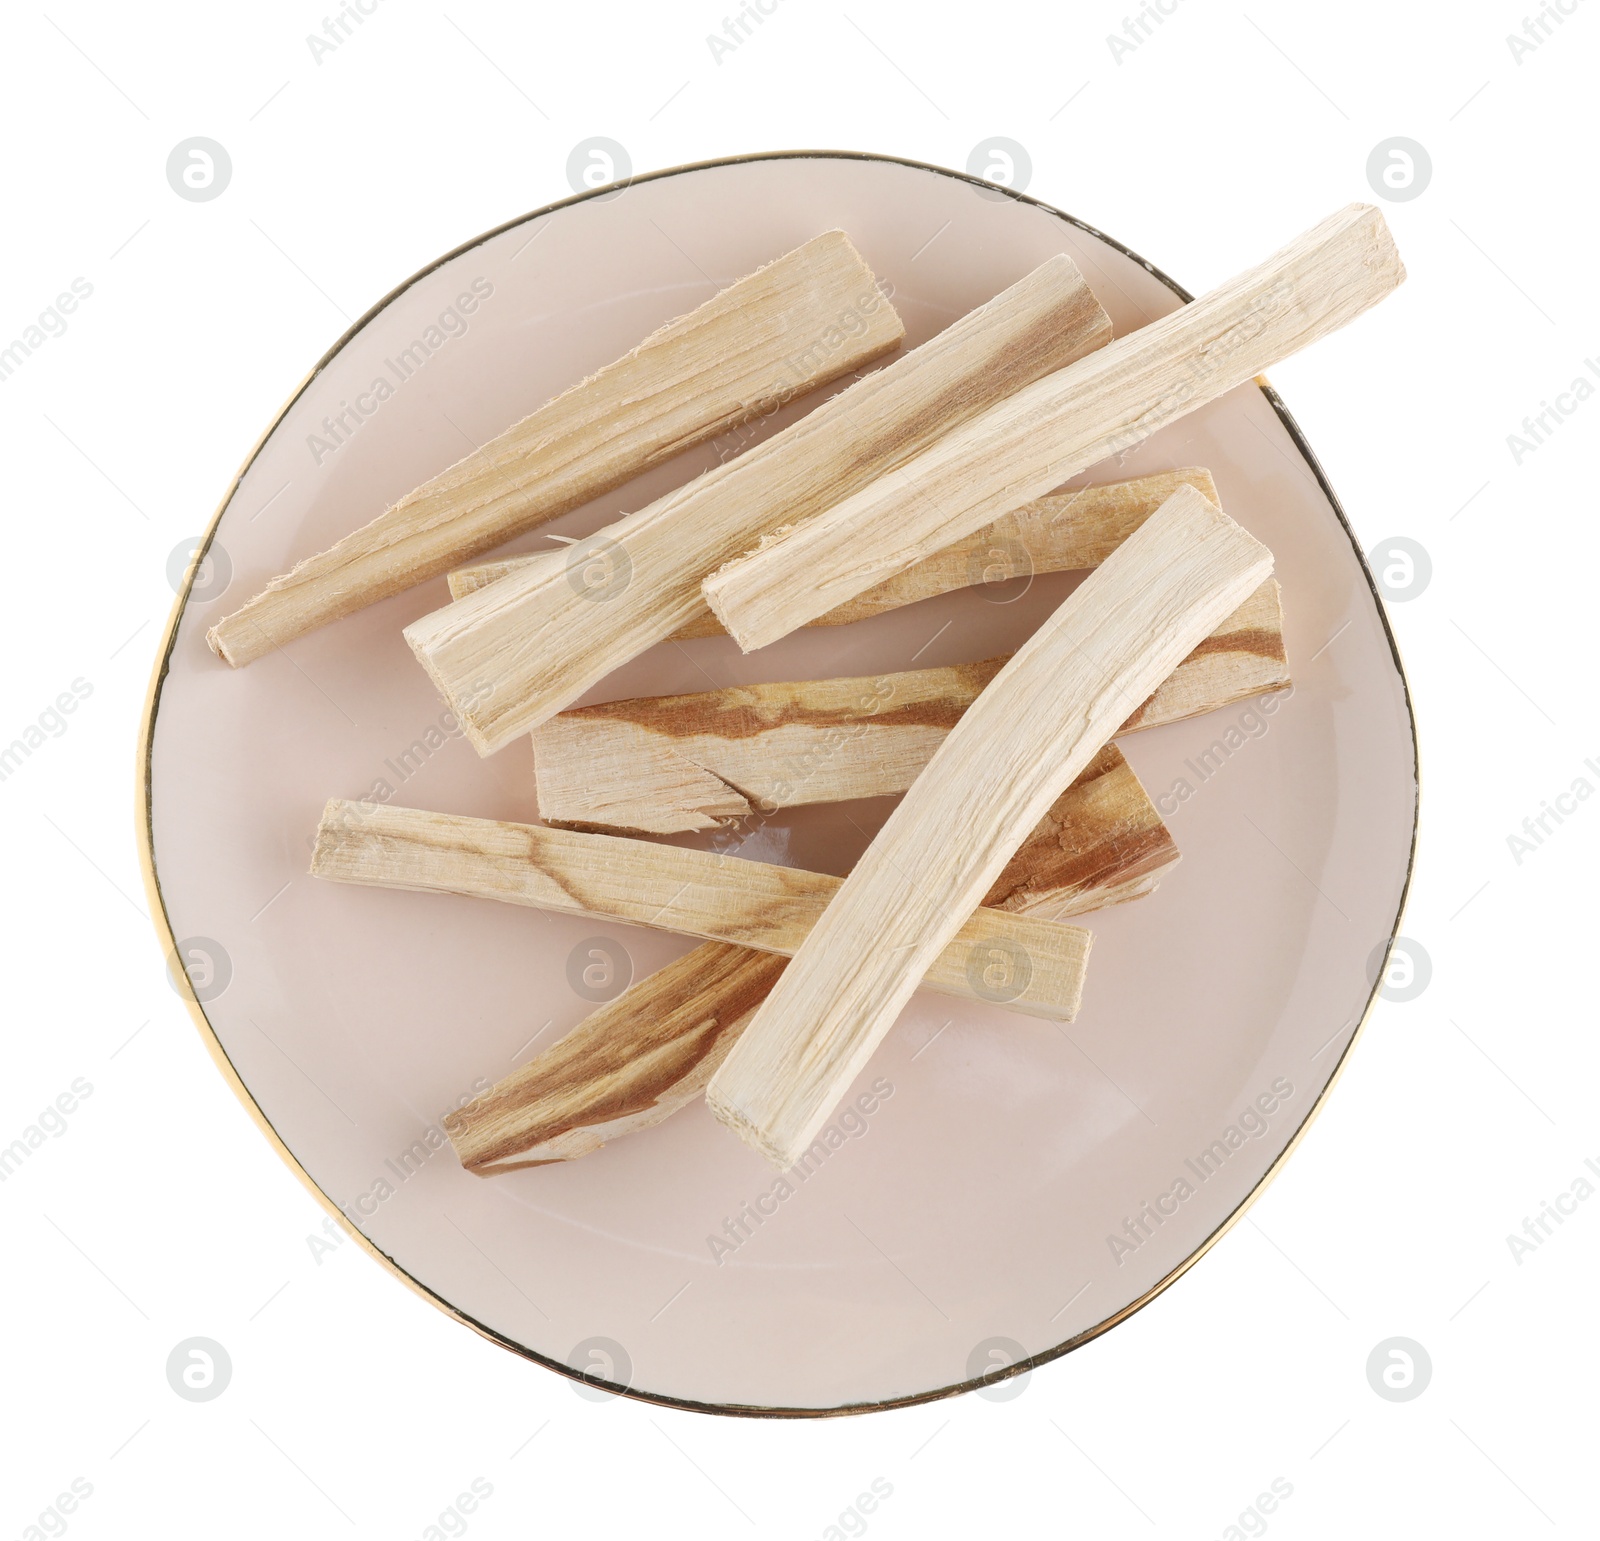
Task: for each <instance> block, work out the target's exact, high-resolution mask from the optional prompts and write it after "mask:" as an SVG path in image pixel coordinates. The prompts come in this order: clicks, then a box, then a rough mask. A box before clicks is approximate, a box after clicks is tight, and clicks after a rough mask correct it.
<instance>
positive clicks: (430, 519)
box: [206, 230, 905, 667]
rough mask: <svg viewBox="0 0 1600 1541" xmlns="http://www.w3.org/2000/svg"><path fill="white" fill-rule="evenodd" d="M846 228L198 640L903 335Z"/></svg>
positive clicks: (262, 629) (710, 305)
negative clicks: (851, 241)
mask: <svg viewBox="0 0 1600 1541" xmlns="http://www.w3.org/2000/svg"><path fill="white" fill-rule="evenodd" d="M904 336H905V328H904V326H903V325H902V324H901V322H900V318H899V316H897V315H896V314H895V311H894V307H893V306H891V305H890V304H889V303H888V302H887V301H886V300H884V298H883V296H882V295H881V294H880V292H879V290H878V288H877V282H876V280H875V279H874V278H873V276H872V273H871V271H870V270H869V269H868V267H867V265H866V264H865V263H864V262H863V261H862V260H861V258H860V256H859V255H858V254H857V252H856V250H855V248H854V247H853V246H851V244H850V242H849V240H848V238H847V237H846V236H845V234H844V232H843V231H840V230H831V231H829V232H827V233H826V234H825V235H819V236H817V237H816V238H815V239H813V240H810V241H807V242H806V243H805V245H804V246H800V247H797V248H796V249H795V250H794V251H792V252H790V253H788V254H787V255H786V256H783V257H779V258H778V259H777V261H775V262H771V263H769V264H768V265H767V266H766V267H764V268H761V269H759V270H758V271H757V272H754V273H751V274H750V275H749V276H747V277H745V278H741V279H740V280H739V281H738V282H737V283H735V284H732V285H730V286H729V287H728V288H726V289H724V290H723V291H722V292H721V293H720V294H718V295H716V296H715V297H714V298H713V299H710V300H707V301H706V303H705V304H704V305H702V306H700V307H699V308H698V309H697V310H692V311H690V312H689V314H688V315H686V316H680V317H678V319H677V320H676V321H671V322H669V323H668V324H667V325H666V326H664V327H662V328H661V329H660V330H659V331H657V332H654V333H652V334H651V335H650V336H649V337H647V338H646V339H645V340H644V341H643V342H642V343H640V344H639V346H638V347H637V348H635V349H634V350H633V352H632V353H629V354H628V355H626V357H624V358H621V359H618V360H617V361H616V362H615V363H612V364H608V365H607V366H606V367H605V368H604V369H602V370H600V371H599V373H597V374H593V375H590V376H589V378H588V379H587V380H584V381H582V382H581V383H580V384H578V385H574V386H573V387H572V388H571V389H569V390H567V391H565V392H563V393H562V394H561V395H559V396H557V397H555V398H554V400H552V401H549V402H546V403H545V405H544V406H542V407H540V408H539V410H538V411H537V412H534V413H533V414H532V415H531V416H528V417H525V418H523V419H522V420H521V421H520V422H518V423H514V424H513V425H512V426H511V427H510V428H508V429H507V430H506V431H505V432H504V433H502V434H500V435H499V436H498V437H497V438H494V439H491V440H490V441H489V442H488V443H487V444H485V445H484V446H483V448H482V449H479V450H475V451H474V452H473V453H472V454H470V455H468V456H467V457H466V458H465V459H464V460H460V461H457V463H456V464H455V465H453V466H451V467H450V468H449V470H447V471H444V472H441V473H440V474H439V475H438V476H435V477H434V478H433V479H432V480H430V481H427V482H424V483H423V484H422V486H420V487H418V488H417V490H416V491H415V492H412V493H409V494H408V495H407V496H405V497H403V498H402V499H401V500H400V501H399V502H398V503H396V504H395V505H394V506H393V507H392V508H390V509H389V510H388V511H387V512H385V513H383V514H380V515H379V516H378V517H377V518H376V519H374V520H373V521H372V522H371V523H370V524H366V525H363V526H362V527H361V528H360V529H359V530H356V531H354V532H353V533H352V534H350V535H347V536H346V537H345V538H344V539H343V540H341V541H340V542H339V543H338V544H337V545H335V546H333V547H331V548H330V549H329V550H327V551H324V552H322V553H321V554H320V555H318V556H314V557H309V558H307V559H306V560H305V561H303V562H301V563H300V564H299V566H297V567H296V568H295V569H294V570H293V571H292V572H289V573H286V574H284V575H283V576H282V577H280V578H274V579H273V581H272V582H271V583H270V584H269V585H268V586H267V587H266V588H265V589H264V590H263V591H262V592H261V593H260V594H258V595H257V596H256V597H255V598H254V599H252V600H251V601H250V602H249V604H247V605H245V606H244V608H243V609H242V610H238V611H236V612H235V613H234V614H232V615H230V616H227V617H226V618H225V619H223V620H222V621H219V622H218V623H217V625H215V626H214V627H212V629H211V631H210V632H209V633H208V635H207V638H206V640H207V641H208V642H210V644H211V646H212V649H213V650H214V651H215V652H216V653H217V654H218V655H219V656H221V657H222V658H224V659H226V660H227V662H229V663H230V664H233V665H234V666H235V667H238V666H240V665H242V664H247V663H249V662H251V661H252V660H253V659H256V658H259V657H261V656H262V654H264V653H267V652H270V651H271V650H272V649H273V648H274V647H279V646H281V645H282V644H283V643H285V642H288V641H290V640H292V639H293V638H295V637H298V636H300V635H302V634H303V633H305V632H308V631H311V630H314V629H315V628H316V627H318V626H323V625H326V624H327V623H328V622H329V621H334V620H338V619H339V618H340V617H341V616H345V615H349V614H351V612H353V611H355V610H359V609H361V608H363V607H364V606H366V605H370V604H374V603H376V602H377V601H378V600H380V599H386V598H387V597H388V596H389V595H391V594H398V593H399V592H400V591H401V590H402V589H408V588H410V587H411V586H412V585H413V584H417V583H421V582H423V581H424V580H425V579H428V578H433V577H436V576H437V575H438V574H440V573H442V572H444V571H446V570H447V569H448V568H450V567H453V566H455V565H456V564H457V563H458V562H463V561H467V560H469V559H470V558H472V557H475V556H477V555H478V554H479V553H481V552H484V551H488V550H489V549H490V548H491V547H494V546H498V545H499V544H500V543H501V542H502V541H506V540H509V539H510V538H511V537H512V536H513V535H518V534H521V533H522V532H523V531H524V530H531V529H533V528H535V527H536V526H538V525H541V524H544V523H545V522H546V521H547V520H550V519H554V518H555V517H556V516H557V515H558V514H563V513H565V512H566V511H567V510H568V509H570V508H576V507H577V506H578V505H579V504H580V503H586V502H588V501H589V499H590V498H595V497H599V496H600V494H601V493H604V492H609V491H610V490H611V489H612V488H613V487H618V486H620V485H621V484H622V483H623V482H625V481H627V480H628V479H629V478H630V477H634V476H637V475H638V474H639V473H640V472H641V471H645V470H648V469H649V468H650V467H651V466H653V465H658V464H659V463H660V462H661V461H663V460H666V459H668V458H670V457H671V456H673V455H676V454H678V453H679V451H681V450H684V449H687V448H689V446H691V445H693V444H698V443H700V442H701V440H703V439H708V438H710V437H711V436H712V435H714V434H717V433H720V432H722V431H723V430H724V429H726V428H728V427H731V426H732V425H733V424H735V423H739V422H743V421H745V420H746V419H748V418H750V417H753V416H756V415H757V414H761V413H766V412H770V411H772V410H773V408H774V407H776V406H778V405H779V404H780V403H782V402H784V401H787V400H788V399H789V398H790V397H792V396H797V395H800V394H801V393H802V392H805V391H810V390H814V389H816V387H817V386H819V385H824V384H826V383H827V382H828V381H829V380H835V379H837V378H838V377H839V376H840V375H842V374H845V373H847V372H848V371H850V370H852V369H855V368H857V367H858V366H860V365H862V364H865V363H867V362H868V361H869V360H871V359H874V358H877V357H878V356H879V355H880V354H882V353H886V352H888V350H889V349H891V348H893V347H896V346H897V345H898V344H899V343H900V341H901V339H902V338H903V337H904Z"/></svg>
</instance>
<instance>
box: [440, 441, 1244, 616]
mask: <svg viewBox="0 0 1600 1541" xmlns="http://www.w3.org/2000/svg"><path fill="white" fill-rule="evenodd" d="M1180 487H1193V488H1194V489H1195V491H1196V492H1201V493H1204V494H1205V496H1206V497H1208V498H1210V499H1211V501H1212V502H1213V503H1215V504H1217V506H1218V507H1219V508H1220V507H1221V506H1222V505H1221V500H1220V499H1219V498H1218V496H1217V485H1216V483H1215V482H1214V481H1213V480H1212V479H1211V473H1210V472H1209V471H1207V470H1206V469H1205V468H1204V467H1202V466H1184V467H1183V468H1181V469H1180V470H1176V471H1157V472H1156V473H1154V474H1153V475H1151V476H1136V477H1134V478H1133V479H1132V480H1130V481H1125V482H1109V483H1105V484H1103V485H1100V486H1096V487H1080V488H1078V489H1076V490H1075V491H1072V492H1052V493H1048V494H1046V495H1045V496H1044V497H1042V498H1036V499H1035V500H1034V501H1033V502H1032V503H1029V504H1026V505H1025V506H1024V507H1022V508H1019V509H1017V510H1016V511H1015V512H1014V513H1010V514H1005V515H1003V516H1002V517H1001V518H999V519H996V520H995V522H994V523H993V524H989V525H985V526H984V527H983V529H981V530H979V531H978V532H977V534H975V535H968V536H967V537H966V538H965V539H964V540H958V541H956V542H955V543H954V544H953V545H949V546H946V547H944V549H943V550H940V551H936V552H934V554H933V555H932V556H930V557H927V558H925V559H924V560H923V561H920V562H918V563H916V564H915V565H914V566H912V567H908V568H907V569H906V570H905V571H904V572H903V573H896V574H895V575H894V576H893V577H892V578H888V579H885V580H884V582H882V583H880V584H878V585H877V586H876V587H875V588H870V589H868V590H867V592H866V593H865V594H858V595H857V596H856V597H855V598H854V599H851V600H846V602H845V603H844V604H842V605H840V606H839V607H838V609H836V610H830V611H829V612H828V613H827V614H826V615H819V616H818V617H817V618H816V619H815V620H812V621H807V622H806V624H807V625H808V626H846V625H848V624H849V623H850V622H851V621H864V620H866V619H867V618H868V617H869V616H874V615H882V614H883V613H884V612H885V611H888V610H898V609H899V608H900V607H901V606H902V605H911V604H915V603H916V602H917V601H918V600H919V599H932V598H933V597H934V596H935V595H938V594H948V593H950V592H951V591H952V590H954V589H965V588H972V587H974V586H976V585H977V584H980V583H1004V582H1005V581H1006V580H1008V579H1011V578H1031V577H1033V576H1034V575H1035V574H1037V573H1066V572H1076V571H1077V570H1078V569H1079V568H1083V567H1098V566H1099V565H1100V563H1102V562H1103V561H1105V559H1106V558H1107V557H1108V556H1109V555H1110V554H1111V552H1112V551H1113V550H1115V549H1116V547H1117V546H1119V545H1120V544H1121V543H1122V542H1123V541H1125V540H1126V539H1127V538H1128V536H1130V535H1131V534H1132V533H1133V532H1134V531H1135V530H1136V529H1137V528H1138V527H1139V526H1140V525H1141V524H1142V523H1143V522H1144V521H1145V520H1146V519H1148V518H1149V517H1150V515H1151V514H1153V513H1154V512H1155V511H1156V510H1157V509H1158V508H1160V507H1161V505H1162V504H1163V503H1165V502H1166V500H1167V499H1168V498H1170V497H1171V496H1172V494H1173V493H1175V492H1176V491H1177V490H1178V488H1180ZM549 555H550V553H549V552H548V551H536V552H533V553H531V554H528V555H522V556H506V557H500V558H497V559H496V560H495V561H492V562H479V563H475V564H474V565H472V566H471V567H458V568H456V570H455V571H454V572H452V573H451V574H450V575H449V577H450V597H451V598H452V599H465V598H466V597H467V595H469V594H476V593H477V592H478V590H479V589H485V588H488V586H489V585H490V584H491V583H496V582H498V581H499V580H500V579H501V578H504V577H508V576H509V575H510V574H512V573H515V572H525V571H527V570H528V568H529V566H530V564H532V563H534V562H540V561H544V560H545V559H546V558H548V557H549ZM726 635H727V633H726V632H725V631H724V630H723V629H722V622H721V621H719V620H718V619H717V618H716V616H714V615H713V614H712V613H711V612H710V611H709V610H707V609H706V608H705V607H704V605H702V606H701V607H700V612H699V614H698V615H696V616H695V618H694V619H693V620H692V621H689V622H686V623H685V624H684V625H682V626H680V627H679V628H678V629H677V631H675V632H674V633H673V634H672V639H673V640H674V641H678V642H684V641H688V640H689V639H690V638H692V637H723V636H726Z"/></svg>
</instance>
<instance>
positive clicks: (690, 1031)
mask: <svg viewBox="0 0 1600 1541" xmlns="http://www.w3.org/2000/svg"><path fill="white" fill-rule="evenodd" d="M1177 859H1178V850H1177V847H1176V846H1175V845H1173V843H1172V836H1171V835H1170V834H1169V833H1168V832H1167V829H1166V826H1165V825H1163V824H1162V822H1161V819H1160V817H1159V815H1157V813H1156V811H1155V808H1154V807H1153V806H1152V805H1151V803H1150V799H1149V798H1148V797H1147V796H1145V793H1144V788H1143V787H1141V786H1140V785H1139V780H1138V778H1137V777H1136V776H1135V775H1134V774H1133V771H1132V769H1131V768H1130V767H1129V765H1128V762H1127V761H1126V760H1124V759H1123V758H1122V756H1121V755H1120V754H1119V753H1118V752H1117V750H1116V749H1115V748H1114V747H1112V746H1111V745H1109V744H1108V745H1107V746H1106V747H1105V748H1104V749H1102V750H1101V751H1100V753H1099V754H1097V755H1096V756H1095V757H1094V759H1093V760H1092V761H1091V762H1090V763H1089V765H1088V767H1087V768H1086V769H1085V770H1084V771H1083V773H1082V774H1081V775H1080V776H1079V777H1078V779H1077V780H1076V781H1075V782H1073V784H1072V785H1071V786H1070V787H1068V788H1067V790H1066V791H1065V792H1063V793H1062V794H1061V796H1060V797H1058V798H1057V799H1056V801H1055V803H1054V805H1053V806H1052V807H1051V809H1050V811H1049V812H1048V813H1047V814H1046V815H1045V816H1044V818H1043V819H1042V820H1040V822H1039V824H1038V826H1037V827H1036V828H1035V829H1034V831H1033V833H1032V834H1031V835H1029V837H1028V838H1027V840H1026V841H1024V842H1023V844H1022V847H1021V849H1020V850H1018V852H1017V854H1016V855H1015V856H1014V857H1013V858H1012V859H1011V860H1010V861H1009V862H1008V863H1007V864H1006V867H1005V870H1004V871H1003V872H1001V874H1000V876H999V877H998V878H997V879H996V880H995V882H994V884H993V885H992V886H991V887H990V889H989V892H988V894H987V895H986V896H985V898H984V903H985V904H986V905H988V906H989V907H991V908H995V909H1004V910H1010V911H1011V912H1012V913H1014V914H1028V915H1042V916H1044V917H1046V918H1047V919H1051V920H1059V919H1061V918H1062V917H1063V916H1065V915H1081V914H1084V913H1086V912H1088V911H1089V910H1093V909H1099V908H1101V907H1103V906H1105V905H1110V904H1122V903H1125V902H1126V901H1127V900H1129V899H1135V898H1138V897H1139V896H1140V895H1141V894H1145V893H1148V892H1149V891H1150V890H1151V889H1152V888H1154V887H1155V885H1156V883H1157V882H1158V881H1159V879H1160V877H1161V874H1162V873H1163V872H1164V871H1165V870H1166V869H1167V868H1168V867H1170V866H1171V865H1172V863H1173V862H1175V861H1177ZM784 963H785V960H784V959H783V958H781V957H778V956H776V955H775V954H772V953H760V952H751V951H749V950H748V949H746V948H743V947H733V946H730V945H729V944H727V943H724V942H703V943H701V945H700V946H699V947H696V948H695V949H694V950H693V951H692V952H688V953H685V954H684V956H683V957H682V958H679V959H678V960H677V961H676V962H673V963H669V964H668V965H667V966H666V967H665V968H662V969H658V970H657V971H656V972H655V973H654V974H651V975H649V976H647V977H646V978H644V979H642V980H640V981H639V982H638V983H637V984H634V985H631V986H630V987H629V988H628V989H627V990H625V991H624V992H623V993H622V994H621V995H619V996H618V997H617V998H616V1000H614V1001H609V1002H607V1004H606V1005H604V1006H602V1007H600V1009H599V1010H598V1011H595V1012H592V1013H591V1014H590V1015H589V1016H587V1017H585V1018H584V1019H583V1021H582V1022H580V1023H579V1024H578V1025H577V1026H576V1027H575V1028H573V1030H572V1031H571V1032H570V1033H568V1034H567V1035H566V1037H564V1038H562V1039H561V1040H560V1041H559V1042H558V1043H556V1044H554V1045H552V1046H551V1047H550V1048H549V1049H547V1050H545V1052H544V1053H543V1054H540V1055H537V1056H535V1058H533V1059H532V1060H530V1061H529V1062H528V1063H527V1064H526V1065H523V1066H521V1067H520V1068H518V1069H517V1070H514V1071H512V1073H511V1074H510V1075H509V1076H507V1077H506V1078H505V1079H504V1080H503V1081H500V1082H499V1083H497V1084H496V1085H495V1086H494V1087H493V1088H491V1089H490V1090H489V1091H488V1092H487V1093H485V1094H484V1096H483V1097H481V1098H479V1099H478V1100H477V1101H475V1102H473V1103H471V1104H469V1105H468V1106H467V1107H465V1108H463V1109H461V1110H460V1111H459V1112H457V1113H452V1114H450V1115H449V1116H448V1117H447V1118H446V1119H445V1130H446V1132H447V1133H448V1134H449V1135H450V1139H451V1142H452V1143H453V1144H454V1146H455V1148H456V1153H457V1155H459V1156H460V1158H461V1164H462V1165H463V1166H464V1167H466V1168H467V1170H468V1171H471V1172H476V1173H478V1174H479V1175H480V1176H490V1175H493V1174H495V1173H498V1172H511V1171H516V1170H517V1169H518V1168H521V1167H526V1166H540V1165H543V1164H544V1163H546V1162H550V1161H571V1160H574V1159H575V1158H576V1157H578V1156H582V1155H587V1154H588V1153H589V1152H590V1151H592V1150H597V1149H598V1148H599V1147H600V1146H602V1145H604V1144H605V1143H606V1142H607V1141H609V1140H613V1139H616V1138H617V1137H618V1136H619V1135H624V1134H631V1133H633V1132H634V1131H635V1130H639V1129H646V1128H649V1127H650V1126H651V1125H653V1124H658V1123H660V1122H661V1121H662V1120H663V1119H664V1118H667V1117H670V1116H671V1114H673V1113H675V1112H676V1111H677V1110H678V1109H679V1108H681V1107H685V1106H687V1105H688V1104H689V1103H690V1102H692V1101H694V1100H695V1098H697V1097H698V1096H700V1094H701V1093H702V1092H703V1091H704V1090H705V1087H706V1083H707V1082H708V1081H709V1080H710V1079H711V1077H712V1075H713V1074H714V1073H715V1071H716V1069H717V1067H718V1066H719V1065H720V1064H721V1063H722V1061H723V1059H724V1058H725V1057H726V1055H727V1053H728V1050H729V1049H731V1048H732V1047H733V1045H734V1042H735V1041H736V1040H737V1039H738V1036H739V1034H740V1033H741V1032H742V1031H743V1030H744V1028H745V1026H746V1024H747V1023H748V1022H749V1020H750V1018H751V1016H752V1015H754V1012H755V1008H756V1007H757V1006H758V1005H760V1003H761V1002H762V1001H763V1000H765V999H766V996H767V993H768V992H769V991H770V990H771V989H772V986H773V985H774V984H775V983H777V979H778V976H779V974H781V973H782V972H783V968H784Z"/></svg>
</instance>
